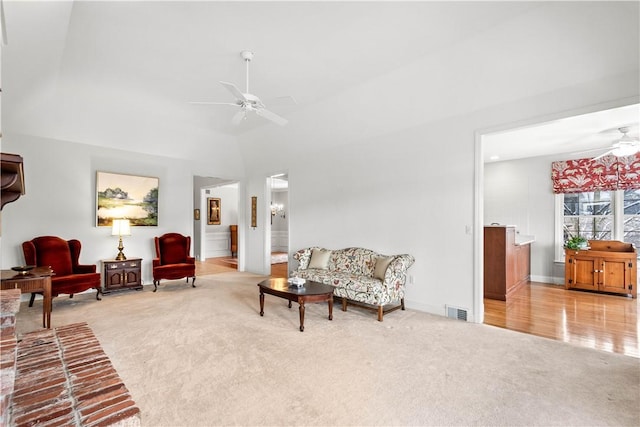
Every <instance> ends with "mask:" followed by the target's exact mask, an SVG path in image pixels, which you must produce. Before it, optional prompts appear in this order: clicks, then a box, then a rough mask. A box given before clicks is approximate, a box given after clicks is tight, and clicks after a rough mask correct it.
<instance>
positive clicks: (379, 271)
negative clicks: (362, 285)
mask: <svg viewBox="0 0 640 427" xmlns="http://www.w3.org/2000/svg"><path fill="white" fill-rule="evenodd" d="M391 261H393V257H392V256H386V257H378V258H376V268H375V269H374V270H373V277H375V278H376V279H380V280H382V281H384V273H385V272H386V271H387V267H389V264H391Z"/></svg>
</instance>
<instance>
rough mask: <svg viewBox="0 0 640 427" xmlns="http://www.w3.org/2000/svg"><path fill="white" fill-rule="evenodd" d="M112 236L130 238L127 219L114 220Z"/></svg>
mask: <svg viewBox="0 0 640 427" xmlns="http://www.w3.org/2000/svg"><path fill="white" fill-rule="evenodd" d="M111 235H112V236H130V235H131V226H130V225H129V220H128V219H114V220H113V224H112V226H111Z"/></svg>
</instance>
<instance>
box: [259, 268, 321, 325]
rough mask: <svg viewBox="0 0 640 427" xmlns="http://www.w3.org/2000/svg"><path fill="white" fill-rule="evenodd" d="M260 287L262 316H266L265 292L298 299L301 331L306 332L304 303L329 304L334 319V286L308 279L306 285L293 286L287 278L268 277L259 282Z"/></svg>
mask: <svg viewBox="0 0 640 427" xmlns="http://www.w3.org/2000/svg"><path fill="white" fill-rule="evenodd" d="M258 287H259V288H260V316H264V294H269V295H274V296H276V297H280V298H284V299H286V300H289V308H291V301H297V302H298V304H299V305H300V307H299V308H298V311H299V312H300V332H304V304H305V303H307V302H324V301H326V302H327V303H328V304H329V320H333V286H331V285H325V284H324V283H319V282H312V281H309V280H307V281H306V283H305V284H304V286H302V287H300V288H298V287H296V286H291V285H290V284H289V283H288V282H287V279H282V278H281V279H267V280H263V281H262V282H260V283H258Z"/></svg>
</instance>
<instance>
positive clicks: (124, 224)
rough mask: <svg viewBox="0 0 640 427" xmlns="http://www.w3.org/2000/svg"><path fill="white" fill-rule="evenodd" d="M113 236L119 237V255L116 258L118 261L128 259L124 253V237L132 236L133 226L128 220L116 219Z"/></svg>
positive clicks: (112, 231)
mask: <svg viewBox="0 0 640 427" xmlns="http://www.w3.org/2000/svg"><path fill="white" fill-rule="evenodd" d="M111 235H112V236H118V238H119V242H118V255H117V256H116V260H118V261H123V260H125V259H127V257H125V256H124V253H122V250H123V249H124V246H122V236H131V226H130V224H129V220H128V219H114V220H113V224H112V226H111Z"/></svg>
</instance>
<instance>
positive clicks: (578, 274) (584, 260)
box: [568, 254, 602, 291]
mask: <svg viewBox="0 0 640 427" xmlns="http://www.w3.org/2000/svg"><path fill="white" fill-rule="evenodd" d="M601 262H602V261H601V259H600V258H592V257H590V256H581V255H580V254H576V255H572V256H571V257H569V260H568V263H569V274H568V281H569V283H568V286H569V288H574V289H586V290H590V291H597V290H598V277H599V276H598V275H597V271H596V270H600V263H601Z"/></svg>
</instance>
